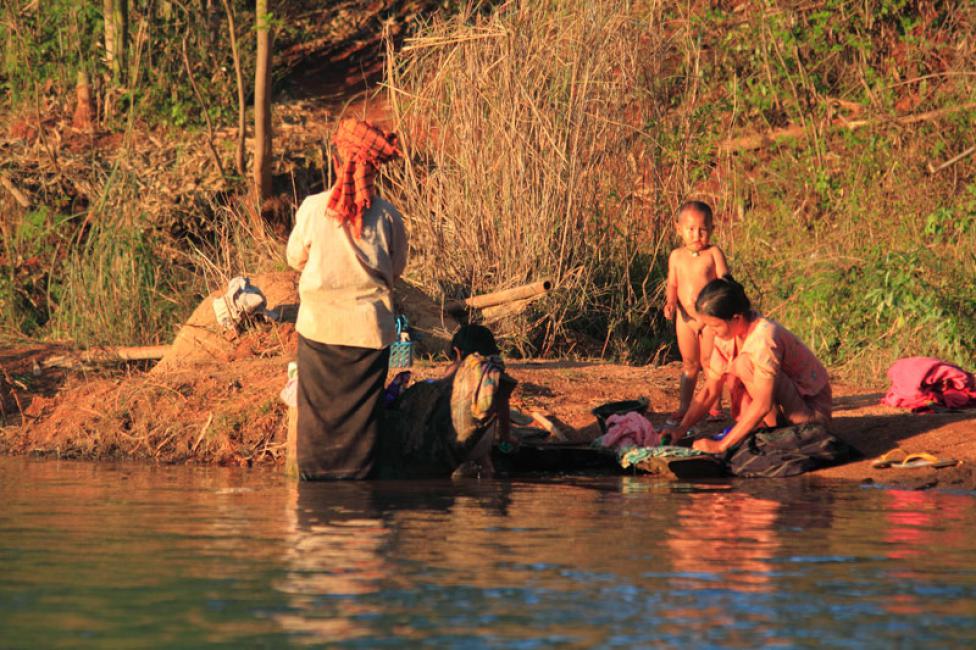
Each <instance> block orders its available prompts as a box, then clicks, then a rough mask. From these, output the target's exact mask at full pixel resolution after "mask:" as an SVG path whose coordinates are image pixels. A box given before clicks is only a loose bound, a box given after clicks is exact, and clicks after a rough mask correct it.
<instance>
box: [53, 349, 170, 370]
mask: <svg viewBox="0 0 976 650" xmlns="http://www.w3.org/2000/svg"><path fill="white" fill-rule="evenodd" d="M169 349H170V346H168V345H139V346H133V347H117V348H91V349H90V350H85V351H84V352H76V353H71V354H56V355H54V356H50V357H48V358H47V359H44V361H42V362H41V363H40V366H41V367H42V368H74V367H77V366H80V365H82V364H85V363H117V362H119V361H154V360H157V359H162V358H163V356H164V355H165V354H166V353H167V352H168V351H169Z"/></svg>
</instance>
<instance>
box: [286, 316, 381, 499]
mask: <svg viewBox="0 0 976 650" xmlns="http://www.w3.org/2000/svg"><path fill="white" fill-rule="evenodd" d="M389 359H390V349H389V348H384V349H382V350H373V349H370V348H357V347H351V346H347V345H330V344H327V343H318V342H316V341H311V340H309V339H306V338H304V337H303V336H301V335H299V336H298V441H297V449H298V472H299V475H300V476H301V477H302V479H304V480H328V479H362V478H367V476H368V475H369V473H370V471H372V469H373V463H374V459H375V454H376V446H377V441H378V439H379V427H380V421H379V409H380V404H381V397H382V395H383V386H384V382H385V380H386V373H387V367H388V365H389Z"/></svg>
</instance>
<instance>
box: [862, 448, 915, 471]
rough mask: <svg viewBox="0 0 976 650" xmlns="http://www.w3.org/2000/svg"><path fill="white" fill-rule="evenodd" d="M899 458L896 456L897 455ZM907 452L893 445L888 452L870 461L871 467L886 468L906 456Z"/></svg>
mask: <svg viewBox="0 0 976 650" xmlns="http://www.w3.org/2000/svg"><path fill="white" fill-rule="evenodd" d="M899 455H900V456H901V458H898V456H899ZM908 455H909V454H908V452H907V451H905V450H904V449H902V448H901V447H895V448H894V449H892V450H891V451H889V452H888V453H886V454H884V455H883V456H881V458H879V459H877V460H876V461H874V462H872V463H871V467H873V468H875V469H888V468H889V467H891V466H892V465H894V464H895V463H900V462H902V461H903V460H905V459H906V458H907V457H908Z"/></svg>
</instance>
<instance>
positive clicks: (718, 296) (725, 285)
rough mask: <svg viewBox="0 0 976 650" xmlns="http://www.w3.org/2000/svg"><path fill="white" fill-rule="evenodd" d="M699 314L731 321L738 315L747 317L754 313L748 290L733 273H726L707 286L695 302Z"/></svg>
mask: <svg viewBox="0 0 976 650" xmlns="http://www.w3.org/2000/svg"><path fill="white" fill-rule="evenodd" d="M695 309H697V310H698V313H699V314H705V315H706V316H712V317H714V318H720V319H722V320H731V319H732V317H733V316H735V315H736V314H742V315H746V314H748V313H749V312H750V311H752V303H750V302H749V298H748V296H746V290H745V289H744V288H743V287H742V285H741V284H739V283H738V282H737V281H736V280H735V278H733V277H732V274H731V273H726V274H725V275H723V276H722V277H720V278H716V279H714V280H712V281H711V282H709V283H708V284H706V285H705V287H704V288H703V289H702V290H701V293H699V294H698V299H697V300H695Z"/></svg>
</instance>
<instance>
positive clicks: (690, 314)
mask: <svg viewBox="0 0 976 650" xmlns="http://www.w3.org/2000/svg"><path fill="white" fill-rule="evenodd" d="M674 225H675V229H676V230H677V231H678V237H680V239H681V244H682V245H681V246H680V247H679V248H676V249H674V250H673V251H671V256H670V257H669V258H668V283H667V297H666V302H665V304H664V317H665V318H667V319H668V320H671V319H672V318H674V319H675V333H676V334H677V338H678V350H679V351H680V352H681V379H680V383H679V394H680V400H681V401H680V406H679V407H678V410H677V411H676V412H675V413H674V414H672V415H671V417H670V419H669V424H671V425H674V424H677V423H678V422H680V421H681V419H682V418H683V417H684V415H685V413H686V412H687V411H688V405H689V404H690V403H691V397H692V395H693V394H694V392H695V385H696V384H697V382H698V373H699V371H700V370H701V368H702V366H703V365H704V364H705V363H707V360H708V359H709V357H710V356H711V354H712V345H713V341H714V337H715V335H714V333H713V332H712V331H711V330H709V329H707V328H705V325H704V323H703V322H702V319H701V317H700V316H699V314H698V311H697V310H696V309H695V300H696V299H697V298H698V293H699V292H700V291H701V290H702V288H704V286H705V285H706V284H708V283H709V282H711V281H712V280H714V279H715V278H720V277H722V276H724V275H726V274H728V272H729V267H728V264H727V263H726V261H725V255H724V254H723V253H722V251H721V249H719V247H718V246H715V245H714V244H712V243H711V236H712V230H713V218H712V209H711V208H710V207H709V206H708V204H706V203H703V202H701V201H686V202H685V203H683V204H682V205H681V207H680V208H678V214H677V217H676V218H675V222H674ZM720 406H721V404H720V403H719V402H716V403H715V405H714V407H713V409H712V411H711V413H710V414H709V415H711V416H718V415H719V414H720V413H721V408H720Z"/></svg>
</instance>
